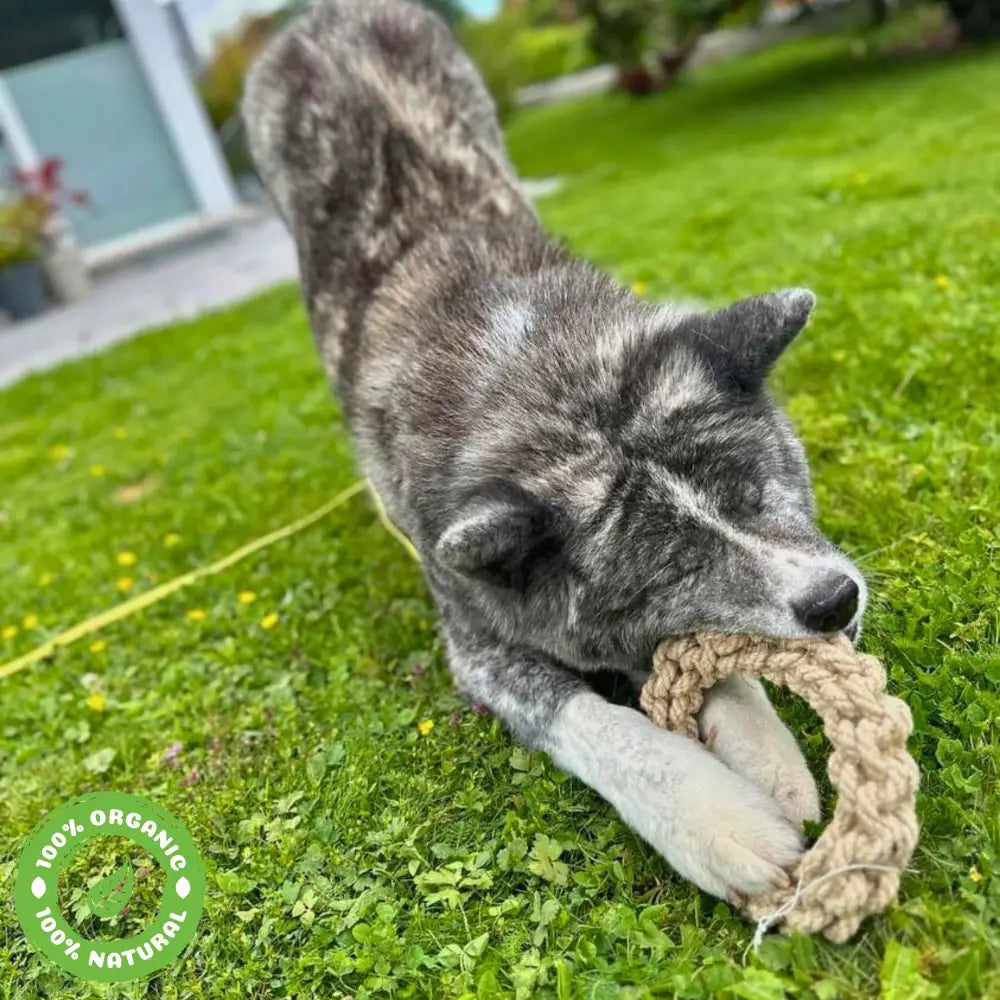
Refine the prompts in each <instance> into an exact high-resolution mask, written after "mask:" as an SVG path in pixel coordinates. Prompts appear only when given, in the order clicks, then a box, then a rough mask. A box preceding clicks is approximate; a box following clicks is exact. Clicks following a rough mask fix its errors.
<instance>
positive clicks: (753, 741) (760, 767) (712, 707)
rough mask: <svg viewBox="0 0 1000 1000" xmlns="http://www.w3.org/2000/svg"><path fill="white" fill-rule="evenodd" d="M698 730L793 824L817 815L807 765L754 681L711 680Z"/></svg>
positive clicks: (708, 744) (816, 799)
mask: <svg viewBox="0 0 1000 1000" xmlns="http://www.w3.org/2000/svg"><path fill="white" fill-rule="evenodd" d="M698 732H699V734H700V736H701V738H702V741H703V742H704V743H705V746H706V747H707V748H708V749H709V750H711V751H712V752H713V753H714V754H716V756H718V758H719V759H720V760H721V761H723V763H725V764H727V765H728V766H729V767H730V768H731V769H732V770H733V771H735V772H736V773H737V774H741V775H742V776H743V777H744V778H747V779H748V780H749V781H752V782H753V783H754V784H755V785H756V786H757V787H758V788H759V789H760V790H761V791H762V792H765V793H767V795H769V796H770V797H771V798H772V799H774V801H775V802H776V803H777V805H778V808H779V809H780V810H781V813H782V815H784V816H785V817H786V818H787V819H788V820H789V821H790V822H791V823H793V824H795V826H796V828H799V829H801V827H802V823H803V821H804V820H812V821H816V820H818V819H819V818H820V804H819V793H818V792H817V790H816V782H815V780H814V779H813V776H812V773H811V772H810V771H809V766H808V765H807V764H806V761H805V758H804V757H803V756H802V751H801V750H800V749H799V746H798V744H797V743H796V742H795V737H793V736H792V734H791V733H790V732H789V731H788V729H787V727H786V726H785V724H784V723H783V722H782V721H781V719H780V718H779V717H778V713H777V712H775V710H774V707H773V706H772V705H771V703H770V701H768V698H767V695H766V694H765V692H764V688H763V686H762V685H761V684H760V682H759V681H751V680H748V679H747V678H745V677H742V676H740V675H733V676H732V677H729V678H727V679H726V680H725V681H722V682H721V683H719V684H716V685H715V686H714V687H713V688H712V689H711V690H710V691H709V692H708V694H707V695H706V697H705V703H704V705H703V706H702V710H701V712H700V713H699V715H698Z"/></svg>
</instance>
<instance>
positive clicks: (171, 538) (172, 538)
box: [163, 531, 181, 549]
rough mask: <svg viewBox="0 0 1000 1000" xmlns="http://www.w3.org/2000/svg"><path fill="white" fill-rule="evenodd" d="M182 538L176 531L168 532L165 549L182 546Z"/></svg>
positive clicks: (164, 542) (164, 537) (165, 536)
mask: <svg viewBox="0 0 1000 1000" xmlns="http://www.w3.org/2000/svg"><path fill="white" fill-rule="evenodd" d="M180 542H181V536H180V535H178V534H177V532H176V531H168V532H167V533H166V534H165V535H164V536H163V545H164V548H168V549H172V548H173V547H174V546H175V545H180Z"/></svg>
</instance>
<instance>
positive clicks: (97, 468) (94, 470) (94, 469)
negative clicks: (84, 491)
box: [90, 462, 108, 479]
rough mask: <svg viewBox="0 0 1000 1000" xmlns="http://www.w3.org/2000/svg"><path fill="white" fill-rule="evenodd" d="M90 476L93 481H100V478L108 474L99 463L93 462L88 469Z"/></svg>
mask: <svg viewBox="0 0 1000 1000" xmlns="http://www.w3.org/2000/svg"><path fill="white" fill-rule="evenodd" d="M90 474H91V475H92V476H93V477H94V478H95V479H100V478H101V477H102V476H106V475H107V474H108V470H107V469H106V468H105V467H104V466H103V465H101V463H100V462H94V464H93V465H92V466H91V467H90Z"/></svg>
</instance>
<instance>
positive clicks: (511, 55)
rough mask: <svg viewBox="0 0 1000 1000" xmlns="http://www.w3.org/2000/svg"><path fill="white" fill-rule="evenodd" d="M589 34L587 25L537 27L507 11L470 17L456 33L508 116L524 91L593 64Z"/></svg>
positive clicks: (520, 15)
mask: <svg viewBox="0 0 1000 1000" xmlns="http://www.w3.org/2000/svg"><path fill="white" fill-rule="evenodd" d="M588 30H589V29H588V25H587V24H586V23H585V22H578V23H576V24H553V25H547V26H545V27H539V28H533V27H530V26H529V25H528V24H527V22H526V20H525V18H524V15H523V14H522V13H521V12H520V11H516V10H504V11H502V12H501V13H500V14H498V15H497V16H496V17H495V18H493V20H491V21H476V20H473V19H471V18H467V19H466V20H464V21H463V22H462V23H461V24H459V26H458V29H457V32H456V33H457V35H458V39H459V41H460V42H461V43H462V46H463V47H464V48H465V50H466V51H467V52H468V53H469V55H470V57H471V58H472V60H473V62H475V63H476V65H477V66H478V67H479V71H480V73H482V74H483V79H484V80H485V81H486V86H487V87H489V89H490V92H491V93H492V94H493V97H494V100H496V102H497V107H498V109H499V111H500V114H501V115H504V114H506V113H507V112H508V111H510V110H511V108H512V107H513V106H514V94H515V92H516V91H517V89H518V88H519V87H524V86H526V85H527V84H529V83H538V82H540V81H542V80H551V79H552V78H553V77H557V76H562V75H563V74H565V73H575V72H577V71H578V70H581V69H586V68H587V67H588V66H592V65H594V63H595V62H596V58H595V56H594V54H593V53H592V52H591V50H590V48H589V46H588V44H587V33H588Z"/></svg>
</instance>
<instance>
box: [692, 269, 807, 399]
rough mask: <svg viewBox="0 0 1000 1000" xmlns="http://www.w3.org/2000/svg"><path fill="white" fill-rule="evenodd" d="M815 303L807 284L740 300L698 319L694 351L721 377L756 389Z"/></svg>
mask: <svg viewBox="0 0 1000 1000" xmlns="http://www.w3.org/2000/svg"><path fill="white" fill-rule="evenodd" d="M815 305H816V296H815V295H814V294H813V293H812V292H811V291H809V289H808V288H786V289H784V290H783V291H780V292H771V293H770V294H768V295H758V296H755V297H753V298H750V299H741V300H740V301H739V302H736V303H734V304H733V305H731V306H729V307H728V308H726V309H720V310H719V311H718V312H714V313H709V314H708V315H707V316H702V317H698V318H697V320H696V326H695V328H694V330H693V332H694V333H695V334H696V335H697V347H698V350H699V352H700V353H701V354H702V355H703V356H705V357H707V358H708V360H709V362H710V364H711V366H712V369H713V371H714V372H715V374H716V376H717V377H718V378H719V380H720V381H721V382H723V383H724V384H726V385H728V386H731V387H732V388H735V389H736V390H738V391H740V392H756V391H757V390H758V389H760V387H761V385H762V384H763V382H764V379H765V378H767V375H768V373H769V372H770V370H771V368H772V367H773V365H774V363H775V362H776V361H777V360H778V358H779V357H780V356H781V352H782V351H784V349H785V348H786V347H787V346H788V345H789V344H790V343H791V342H792V341H793V340H794V339H795V337H796V335H797V334H798V333H800V332H801V331H802V329H803V328H804V327H805V325H806V323H807V322H808V321H809V316H810V315H811V313H812V310H813V306H815ZM698 320H700V322H698Z"/></svg>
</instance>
